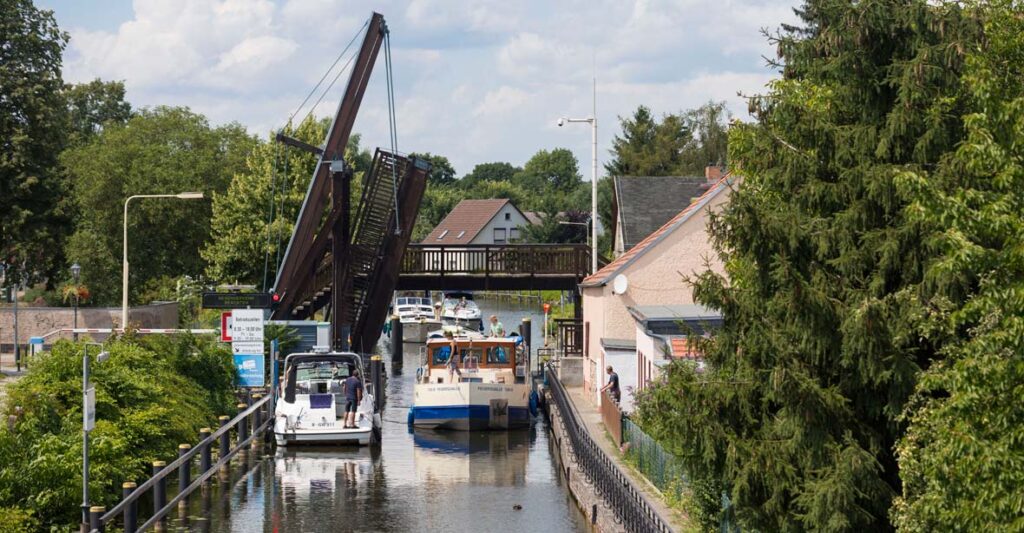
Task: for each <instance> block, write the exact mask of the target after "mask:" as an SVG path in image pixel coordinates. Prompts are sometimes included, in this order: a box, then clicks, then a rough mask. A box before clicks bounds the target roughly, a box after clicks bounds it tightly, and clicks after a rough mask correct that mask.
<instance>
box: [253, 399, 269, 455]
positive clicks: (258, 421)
mask: <svg viewBox="0 0 1024 533" xmlns="http://www.w3.org/2000/svg"><path fill="white" fill-rule="evenodd" d="M262 399H263V395H262V394H253V395H252V401H253V402H254V403H258V402H259V401H260V400H262ZM265 408H266V404H263V405H261V406H259V407H258V408H257V409H256V410H255V411H253V413H252V432H253V433H254V434H255V433H256V432H257V431H259V428H260V427H261V426H262V425H263V409H265ZM259 443H260V440H259V439H253V440H252V447H253V448H255V447H257V446H259Z"/></svg>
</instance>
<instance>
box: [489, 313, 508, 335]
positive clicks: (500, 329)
mask: <svg viewBox="0 0 1024 533" xmlns="http://www.w3.org/2000/svg"><path fill="white" fill-rule="evenodd" d="M504 336H505V325H504V324H502V323H501V322H498V315H491V337H504Z"/></svg>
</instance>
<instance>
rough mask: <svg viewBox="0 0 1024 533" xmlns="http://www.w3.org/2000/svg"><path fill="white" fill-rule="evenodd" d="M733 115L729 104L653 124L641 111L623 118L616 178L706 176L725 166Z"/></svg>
mask: <svg viewBox="0 0 1024 533" xmlns="http://www.w3.org/2000/svg"><path fill="white" fill-rule="evenodd" d="M728 119H729V113H728V111H727V110H726V109H725V102H713V101H712V102H708V103H706V104H704V105H702V106H700V107H698V108H695V109H690V110H687V111H684V112H682V113H679V114H667V115H664V116H663V117H662V119H661V121H660V122H659V121H657V120H655V118H654V116H653V115H651V110H650V109H648V108H646V107H644V106H640V107H638V108H637V110H636V111H635V112H634V113H633V116H632V117H631V118H622V117H620V118H619V123H620V125H621V127H622V134H621V136H620V135H616V136H615V138H614V139H613V140H612V149H611V151H610V153H611V156H612V159H611V160H610V161H608V162H607V163H605V165H604V168H605V170H606V171H607V172H608V173H609V174H610V175H612V176H674V175H702V174H704V167H705V166H707V165H714V164H717V165H722V166H724V165H725V164H726V152H727V149H728V125H727V121H728Z"/></svg>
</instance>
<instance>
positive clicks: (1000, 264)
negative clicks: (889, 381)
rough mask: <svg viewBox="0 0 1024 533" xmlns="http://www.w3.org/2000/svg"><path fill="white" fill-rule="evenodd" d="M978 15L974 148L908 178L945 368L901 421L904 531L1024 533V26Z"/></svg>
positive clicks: (971, 125) (998, 15)
mask: <svg viewBox="0 0 1024 533" xmlns="http://www.w3.org/2000/svg"><path fill="white" fill-rule="evenodd" d="M972 7H973V9H974V10H977V11H978V12H980V13H982V14H983V18H984V20H985V45H984V46H983V47H972V48H971V50H972V52H973V53H972V54H971V56H970V57H969V58H968V63H967V65H968V67H967V75H966V84H965V85H966V86H967V87H968V88H969V90H970V102H971V109H972V113H971V114H969V115H968V116H967V117H966V118H965V125H966V128H967V135H966V139H965V140H964V142H962V143H961V144H960V145H959V148H958V150H957V151H956V152H955V153H954V154H951V156H950V157H948V158H944V159H943V160H942V162H941V164H940V165H938V166H937V167H936V168H921V169H914V170H913V171H911V172H907V173H906V174H904V175H902V176H901V177H900V180H899V181H898V184H899V185H900V186H901V189H902V190H903V191H904V192H905V194H907V195H908V196H910V197H913V198H916V199H917V201H915V202H914V203H913V204H911V205H910V206H909V207H908V208H907V213H908V216H910V217H913V218H914V219H915V220H919V221H920V222H921V223H922V224H923V225H925V227H927V228H929V231H928V232H927V233H926V235H927V237H926V241H927V242H928V243H929V244H930V246H932V247H933V249H936V250H939V256H938V257H937V258H936V259H934V260H933V261H931V262H930V263H929V265H928V269H927V271H926V273H925V280H926V281H925V283H924V290H923V292H924V294H925V297H926V298H927V299H928V301H929V302H930V303H931V305H930V306H929V307H928V308H927V315H926V318H927V320H926V324H927V327H926V328H925V330H924V331H925V334H926V335H927V338H928V339H929V340H930V341H931V342H933V343H935V344H937V345H941V346H943V348H942V354H943V355H944V356H945V357H946V359H945V360H944V361H942V362H941V363H939V364H936V365H934V366H932V367H931V368H930V369H928V371H927V372H925V373H924V375H923V377H922V379H921V381H920V383H919V385H918V388H917V390H916V393H915V396H914V399H913V401H912V402H911V403H910V404H909V405H908V406H907V409H906V410H905V413H906V417H907V420H908V421H909V423H910V426H909V428H908V430H907V433H906V435H905V436H904V437H903V438H902V439H901V441H900V442H899V445H898V447H897V453H898V456H899V465H900V477H901V479H902V481H903V486H902V487H903V493H902V496H901V497H900V498H899V499H897V501H896V504H895V505H894V512H893V515H894V520H895V522H896V524H897V526H898V527H899V528H900V529H901V530H904V531H1013V530H1020V529H1022V527H1024V518H1022V514H1021V487H1022V486H1024V468H1021V466H1020V465H1021V464H1024V440H1022V439H1021V435H1024V407H1022V405H1021V398H1022V397H1024V389H1022V384H1024V355H1022V354H1024V337H1022V336H1021V334H1020V332H1021V331H1022V327H1024V300H1022V299H1021V297H1020V296H1021V294H1024V265H1022V264H1021V262H1020V260H1019V256H1020V242H1021V237H1022V236H1024V218H1022V217H1021V213H1022V212H1024V146H1022V144H1021V140H1022V139H1024V130H1022V128H1021V117H1022V116H1024V90H1022V88H1021V84H1020V80H1021V79H1022V77H1024V54H1022V50H1024V19H1022V18H1021V16H1020V7H1019V4H1017V3H1014V2H1010V1H1008V0H999V1H994V2H989V3H981V4H974V5H973V6H972Z"/></svg>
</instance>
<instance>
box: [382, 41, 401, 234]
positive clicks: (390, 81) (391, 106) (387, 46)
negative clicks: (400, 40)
mask: <svg viewBox="0 0 1024 533" xmlns="http://www.w3.org/2000/svg"><path fill="white" fill-rule="evenodd" d="M384 70H385V72H386V74H387V91H388V96H387V98H388V130H389V132H390V137H391V153H392V154H395V155H398V121H397V120H396V119H395V80H394V76H393V73H392V70H391V32H390V31H388V29H387V27H386V26H385V28H384ZM391 181H393V182H394V194H393V195H392V198H393V199H394V204H395V232H396V233H395V235H399V233H397V232H399V231H401V223H400V222H399V216H398V213H399V211H398V174H397V172H396V171H395V168H394V166H392V167H391Z"/></svg>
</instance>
